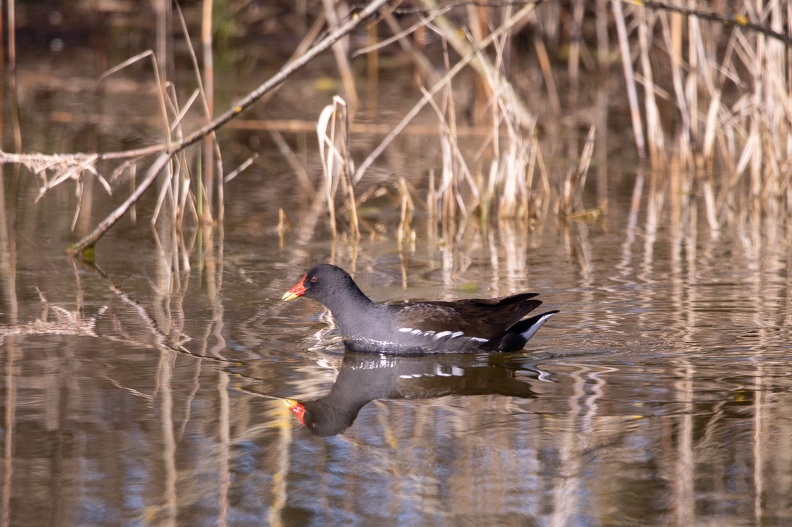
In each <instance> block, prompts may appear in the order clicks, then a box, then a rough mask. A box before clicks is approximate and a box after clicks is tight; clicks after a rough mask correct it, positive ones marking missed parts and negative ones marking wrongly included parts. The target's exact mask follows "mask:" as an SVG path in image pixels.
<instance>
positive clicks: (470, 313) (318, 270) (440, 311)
mask: <svg viewBox="0 0 792 527" xmlns="http://www.w3.org/2000/svg"><path fill="white" fill-rule="evenodd" d="M299 296H306V297H308V298H313V299H314V300H317V301H319V302H321V303H322V304H324V306H325V307H327V308H328V309H329V310H330V313H331V314H332V315H333V318H334V319H335V322H336V325H337V326H338V329H339V330H340V331H341V335H342V336H343V339H344V345H345V346H346V348H347V349H348V350H351V351H357V352H362V353H387V354H392V355H421V354H427V353H471V352H477V351H485V352H499V351H517V350H520V349H522V348H523V346H525V343H526V342H528V340H529V339H530V338H531V337H533V335H534V333H536V332H537V331H538V330H539V328H540V327H542V324H544V323H545V322H546V321H547V319H548V318H550V317H551V316H553V315H554V314H555V313H558V311H548V312H546V313H542V314H541V315H536V316H533V317H531V318H528V319H525V320H522V318H523V317H524V316H525V315H526V314H528V313H529V312H531V311H533V310H534V309H535V308H536V307H538V306H539V305H540V304H541V303H542V301H541V300H536V299H534V297H535V296H537V293H521V294H517V295H512V296H508V297H506V298H500V299H497V298H496V299H466V300H456V301H454V302H404V303H394V304H385V303H376V302H372V301H371V300H370V299H369V298H368V297H367V296H366V295H364V294H363V292H362V291H361V290H360V288H359V287H358V286H357V284H355V282H354V280H352V277H351V276H349V274H348V273H347V272H346V271H344V270H343V269H341V268H339V267H336V266H334V265H329V264H319V265H317V266H315V267H313V268H311V269H310V270H309V271H308V272H307V273H306V274H305V276H303V278H302V280H300V282H299V283H298V284H297V285H295V286H294V287H292V288H291V289H289V291H288V292H286V293H285V294H284V295H283V300H292V299H295V298H297V297H299Z"/></svg>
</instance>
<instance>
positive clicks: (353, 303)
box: [324, 284, 376, 335]
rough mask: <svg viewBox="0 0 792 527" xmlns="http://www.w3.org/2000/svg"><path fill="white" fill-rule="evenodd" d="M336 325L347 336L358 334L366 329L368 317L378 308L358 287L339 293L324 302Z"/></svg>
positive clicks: (354, 286)
mask: <svg viewBox="0 0 792 527" xmlns="http://www.w3.org/2000/svg"><path fill="white" fill-rule="evenodd" d="M324 304H325V306H326V307H327V309H329V310H330V313H331V314H332V315H333V319H334V320H335V322H336V325H337V326H338V328H339V329H340V330H341V332H342V333H344V334H346V335H353V334H358V333H360V331H361V330H362V329H363V328H364V327H365V325H366V323H367V322H366V321H367V317H369V316H370V315H371V314H372V310H373V308H374V307H375V306H376V304H375V303H374V302H372V301H371V299H369V297H367V296H366V295H365V294H364V293H363V291H361V290H360V288H358V287H357V285H354V284H353V287H351V288H348V289H345V290H343V291H338V292H337V294H334V295H331V296H330V297H329V298H327V299H325V302H324Z"/></svg>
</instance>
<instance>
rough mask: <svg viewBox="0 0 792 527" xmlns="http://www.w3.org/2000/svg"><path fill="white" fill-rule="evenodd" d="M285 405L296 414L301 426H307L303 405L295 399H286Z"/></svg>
mask: <svg viewBox="0 0 792 527" xmlns="http://www.w3.org/2000/svg"><path fill="white" fill-rule="evenodd" d="M283 404H285V405H286V408H288V409H289V410H291V412H292V413H293V414H294V417H296V418H297V420H298V421H300V424H301V425H303V426H305V406H303V405H302V403H298V402H297V401H295V400H294V399H284V400H283Z"/></svg>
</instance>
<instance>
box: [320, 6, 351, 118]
mask: <svg viewBox="0 0 792 527" xmlns="http://www.w3.org/2000/svg"><path fill="white" fill-rule="evenodd" d="M322 5H323V6H324V14H325V17H326V18H327V24H328V26H329V27H336V26H337V25H338V23H339V21H340V20H343V19H344V18H346V17H347V15H348V13H347V12H346V11H347V10H348V8H347V7H346V2H340V3H339V4H338V5H335V2H334V1H333V0H322ZM332 50H333V55H334V56H335V59H336V64H337V66H338V73H339V75H340V76H341V84H342V85H343V86H344V94H345V95H346V100H347V101H348V103H347V104H348V108H349V113H350V114H352V116H354V115H355V113H356V112H357V107H358V102H359V99H358V95H357V88H355V76H354V75H353V74H352V66H351V64H350V63H349V37H348V36H344V37H342V38H340V39H338V42H336V43H335V44H333V47H332Z"/></svg>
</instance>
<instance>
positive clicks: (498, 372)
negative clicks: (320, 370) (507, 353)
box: [287, 352, 536, 436]
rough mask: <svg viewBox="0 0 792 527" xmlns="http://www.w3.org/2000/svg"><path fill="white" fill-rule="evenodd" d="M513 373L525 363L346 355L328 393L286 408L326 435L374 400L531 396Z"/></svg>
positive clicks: (349, 421) (494, 358)
mask: <svg viewBox="0 0 792 527" xmlns="http://www.w3.org/2000/svg"><path fill="white" fill-rule="evenodd" d="M517 371H525V365H523V364H520V363H517V362H513V361H509V360H508V359H506V358H505V357H504V356H503V355H488V356H487V355H463V356H460V355H454V356H445V355H443V356H436V355H435V356H423V357H394V356H389V355H371V354H359V353H352V352H347V353H346V354H345V355H344V359H343V361H342V363H341V368H340V371H339V373H338V377H337V378H336V381H335V383H334V384H333V385H332V387H331V388H330V392H329V393H328V394H327V395H325V396H324V397H320V398H319V399H315V400H312V401H293V400H287V404H288V405H289V406H290V408H291V410H292V412H293V413H294V414H295V416H297V418H298V419H299V420H300V421H301V422H302V423H303V424H304V425H305V427H306V428H307V429H308V430H309V431H310V432H311V433H313V434H316V435H319V436H331V435H336V434H340V433H342V432H343V431H344V430H346V429H347V428H349V427H350V426H352V423H354V421H355V419H356V418H357V416H358V413H359V412H360V410H361V409H362V408H363V407H364V406H365V405H366V404H368V403H369V402H371V401H374V400H376V399H434V398H437V397H444V396H447V395H491V394H499V395H505V396H512V397H520V398H525V399H530V398H535V397H536V394H535V392H534V391H533V390H532V389H531V387H530V386H529V384H528V383H527V382H524V381H522V380H520V379H518V378H517V375H516V372H517Z"/></svg>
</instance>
